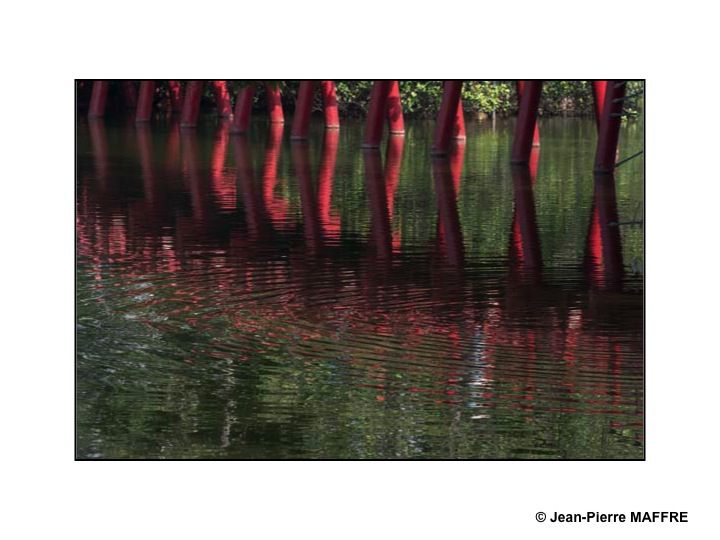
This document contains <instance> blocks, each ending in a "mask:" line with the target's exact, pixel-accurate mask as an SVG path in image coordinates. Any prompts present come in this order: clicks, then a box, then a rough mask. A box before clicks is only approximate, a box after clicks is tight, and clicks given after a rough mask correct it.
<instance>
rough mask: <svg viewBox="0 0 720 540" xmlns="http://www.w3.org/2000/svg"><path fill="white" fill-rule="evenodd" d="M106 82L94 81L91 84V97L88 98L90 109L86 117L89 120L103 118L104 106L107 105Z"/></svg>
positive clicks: (108, 84) (108, 85)
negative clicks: (89, 118)
mask: <svg viewBox="0 0 720 540" xmlns="http://www.w3.org/2000/svg"><path fill="white" fill-rule="evenodd" d="M109 87H110V83H109V82H108V81H95V82H94V83H93V89H92V95H91V96H90V108H89V109H88V116H89V117H91V118H100V117H102V116H105V104H106V103H107V95H108V88H109Z"/></svg>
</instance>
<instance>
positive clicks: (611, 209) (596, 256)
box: [587, 174, 623, 290]
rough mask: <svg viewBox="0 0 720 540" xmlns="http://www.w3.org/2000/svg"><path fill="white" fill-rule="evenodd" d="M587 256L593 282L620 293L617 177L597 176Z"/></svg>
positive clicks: (620, 270) (621, 273)
mask: <svg viewBox="0 0 720 540" xmlns="http://www.w3.org/2000/svg"><path fill="white" fill-rule="evenodd" d="M587 253H588V259H589V262H590V281H591V283H592V284H593V285H595V286H596V287H598V288H600V289H605V290H619V289H620V288H621V287H622V275H623V260H622V243H621V239H620V228H619V227H618V212H617V201H616V198H615V176H614V175H602V174H596V175H595V192H594V195H593V205H592V213H591V216H590V230H589V233H588V242H587Z"/></svg>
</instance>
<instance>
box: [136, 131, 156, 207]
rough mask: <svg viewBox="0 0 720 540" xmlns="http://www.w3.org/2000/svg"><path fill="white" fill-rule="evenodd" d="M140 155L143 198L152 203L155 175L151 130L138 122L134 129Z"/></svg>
mask: <svg viewBox="0 0 720 540" xmlns="http://www.w3.org/2000/svg"><path fill="white" fill-rule="evenodd" d="M135 133H136V135H137V143H138V155H139V157H140V170H141V171H142V180H143V190H144V192H145V200H146V201H147V202H148V204H150V205H152V204H153V203H154V201H155V199H156V193H155V192H156V186H155V177H154V175H153V166H152V162H153V157H152V154H153V148H152V132H151V131H150V126H148V125H147V124H138V125H137V128H136V130H135Z"/></svg>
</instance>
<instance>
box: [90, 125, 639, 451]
mask: <svg viewBox="0 0 720 540" xmlns="http://www.w3.org/2000/svg"><path fill="white" fill-rule="evenodd" d="M314 128H315V129H314V132H313V135H312V137H311V139H310V142H309V144H290V142H289V133H288V132H289V128H287V129H286V130H285V132H284V133H283V132H282V131H278V130H277V129H275V130H271V129H270V128H269V126H268V125H267V124H265V123H261V122H259V121H258V122H257V123H256V124H255V125H254V126H253V131H252V134H251V135H250V136H249V137H248V138H244V137H231V136H229V135H228V132H227V127H226V126H223V125H222V124H221V123H220V122H219V121H216V120H215V119H211V118H207V119H206V120H205V123H204V124H202V125H201V126H200V127H199V128H198V129H197V131H196V132H195V131H191V132H181V131H180V130H179V129H178V127H177V125H175V124H172V123H171V122H166V123H162V122H157V123H153V125H152V127H151V128H148V127H145V128H142V129H141V128H136V126H135V125H134V124H133V123H132V122H123V121H105V122H103V121H99V122H93V123H88V122H87V121H86V120H84V119H80V120H79V121H78V132H77V134H78V142H77V148H78V155H77V225H76V227H77V291H76V294H77V361H76V367H77V374H76V375H77V376H76V380H77V428H76V429H77V456H78V457H81V458H525V459H534V458H557V459H565V458H613V459H626V458H642V457H643V455H644V447H643V441H644V432H643V406H644V393H643V389H644V386H643V340H642V335H643V276H642V269H643V263H644V261H643V242H644V237H643V229H642V224H641V222H642V220H643V180H644V179H643V164H642V158H641V159H637V160H634V161H632V162H630V163H628V164H627V165H625V166H623V167H622V168H620V169H618V173H617V175H616V176H615V177H614V178H612V177H605V178H600V177H599V178H597V179H595V178H593V174H592V160H593V155H594V148H595V137H596V135H595V126H594V123H593V121H592V120H580V119H556V120H555V119H553V120H543V121H542V123H541V126H540V129H541V137H542V147H541V149H540V151H539V156H538V160H537V172H536V174H534V173H533V171H531V170H530V169H529V168H511V166H510V165H509V147H510V143H511V137H512V121H508V122H503V123H498V124H497V126H495V128H493V126H492V125H491V124H490V123H487V124H472V123H471V124H469V125H468V138H467V141H466V143H465V144H464V145H458V146H457V147H456V148H455V149H454V151H453V154H452V155H451V156H449V158H447V159H445V160H433V159H431V156H430V153H429V148H430V144H431V138H432V123H424V122H417V123H409V125H408V132H407V135H406V137H405V138H404V139H402V138H401V139H393V140H391V141H390V142H389V143H387V147H386V146H385V143H383V148H382V150H381V151H380V152H368V151H365V152H363V151H361V150H360V142H361V135H362V126H361V124H359V123H351V122H346V123H345V124H344V125H343V127H342V129H341V130H340V132H339V133H337V132H336V133H328V135H327V136H325V137H324V136H323V133H324V132H323V129H322V126H321V125H320V124H317V125H315V126H314ZM642 145H643V140H642V125H641V124H638V123H633V124H631V125H629V126H627V127H624V128H623V131H622V133H621V150H620V153H621V157H622V156H624V155H630V154H632V153H635V152H636V151H638V150H639V149H641V148H642Z"/></svg>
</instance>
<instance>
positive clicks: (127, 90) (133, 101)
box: [121, 81, 138, 110]
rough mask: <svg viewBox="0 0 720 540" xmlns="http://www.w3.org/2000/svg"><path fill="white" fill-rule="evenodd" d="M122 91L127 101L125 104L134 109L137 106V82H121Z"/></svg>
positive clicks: (124, 99)
mask: <svg viewBox="0 0 720 540" xmlns="http://www.w3.org/2000/svg"><path fill="white" fill-rule="evenodd" d="M121 88H122V93H123V101H124V102H125V106H126V107H127V108H128V109H130V110H133V109H135V108H136V107H137V98H138V97H137V89H136V88H135V83H134V82H133V81H123V82H122V84H121Z"/></svg>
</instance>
